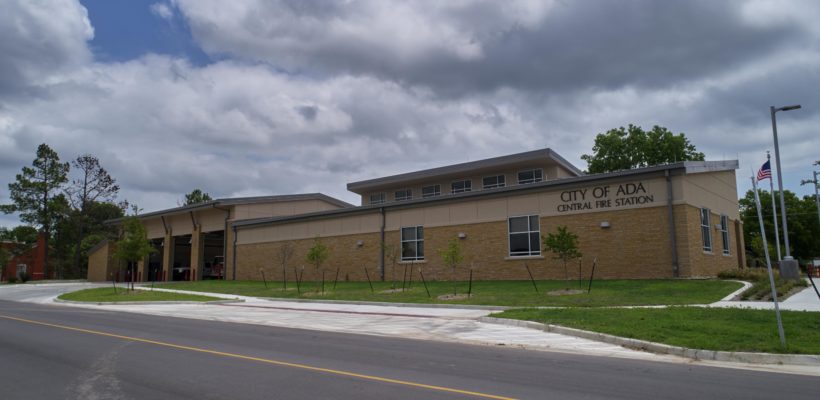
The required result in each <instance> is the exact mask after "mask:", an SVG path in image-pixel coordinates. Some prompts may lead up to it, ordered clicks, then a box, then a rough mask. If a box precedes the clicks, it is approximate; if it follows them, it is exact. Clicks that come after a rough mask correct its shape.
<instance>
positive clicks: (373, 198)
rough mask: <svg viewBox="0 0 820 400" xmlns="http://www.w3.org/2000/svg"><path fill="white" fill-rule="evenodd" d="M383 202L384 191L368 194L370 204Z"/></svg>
mask: <svg viewBox="0 0 820 400" xmlns="http://www.w3.org/2000/svg"><path fill="white" fill-rule="evenodd" d="M382 203H384V193H376V194H371V195H370V204H382Z"/></svg>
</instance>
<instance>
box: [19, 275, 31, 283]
mask: <svg viewBox="0 0 820 400" xmlns="http://www.w3.org/2000/svg"><path fill="white" fill-rule="evenodd" d="M18 278H20V283H26V282H28V281H29V279H31V277H29V276H28V273H22V274H18Z"/></svg>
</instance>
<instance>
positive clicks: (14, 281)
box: [9, 276, 17, 283]
mask: <svg viewBox="0 0 820 400" xmlns="http://www.w3.org/2000/svg"><path fill="white" fill-rule="evenodd" d="M9 283H17V277H16V276H11V277H9Z"/></svg>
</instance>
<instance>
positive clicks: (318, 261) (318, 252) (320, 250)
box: [305, 236, 329, 271]
mask: <svg viewBox="0 0 820 400" xmlns="http://www.w3.org/2000/svg"><path fill="white" fill-rule="evenodd" d="M328 253H329V250H328V248H327V246H325V244H324V243H322V241H321V240H319V237H318V236H317V237H316V238H315V239H313V246H311V247H310V250H308V252H307V256H306V257H305V259H306V260H307V262H308V263H310V264H312V265H313V266H314V267H316V271H319V267H321V266H322V263H324V262H325V261H326V260H327V258H328V256H329V254H328Z"/></svg>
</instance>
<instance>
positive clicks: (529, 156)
mask: <svg viewBox="0 0 820 400" xmlns="http://www.w3.org/2000/svg"><path fill="white" fill-rule="evenodd" d="M541 157H546V158H549V159H551V160H553V161H555V162H556V163H557V164H559V165H561V166H562V167H564V168H567V169H568V170H569V171H570V172H573V173H575V174H577V175H583V172H582V171H581V170H580V169H578V168H577V167H575V166H574V165H572V164H571V163H570V162H569V161H567V160H566V159H565V158H563V157H561V156H560V155H558V153H556V152H555V151H554V150H552V149H550V148H549V147H546V148H542V149H537V150H530V151H525V152H522V153H515V154H508V155H504V156H498V157H491V158H485V159H482V160H476V161H468V162H464V163H458V164H452V165H445V166H442V167H435V168H428V169H423V170H419V171H412V172H405V173H401V174H396V175H390V176H383V177H379V178H373V179H366V180H362V181H356V182H350V183H348V184H347V190H349V191H351V192H354V193H356V192H355V190H358V189H365V188H368V187H371V186H374V185H380V184H391V183H398V182H401V181H403V180H408V179H419V178H426V177H431V178H432V177H435V176H439V175H446V174H450V173H457V172H462V171H463V172H468V171H470V170H473V169H476V168H484V167H490V166H493V165H497V164H504V163H510V162H516V161H528V160H537V159H538V158H541Z"/></svg>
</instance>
